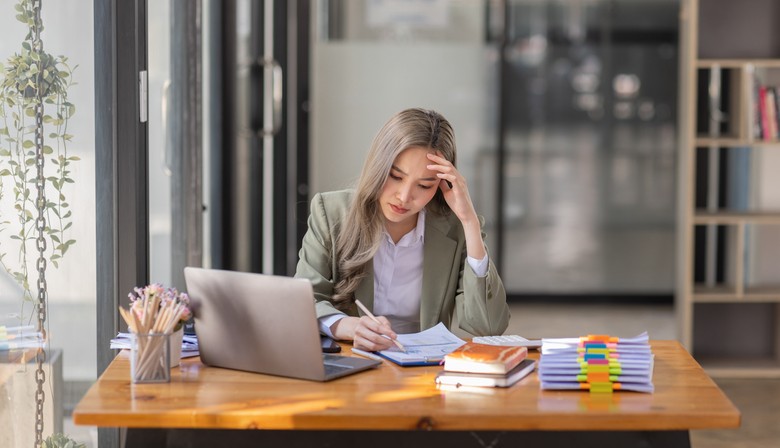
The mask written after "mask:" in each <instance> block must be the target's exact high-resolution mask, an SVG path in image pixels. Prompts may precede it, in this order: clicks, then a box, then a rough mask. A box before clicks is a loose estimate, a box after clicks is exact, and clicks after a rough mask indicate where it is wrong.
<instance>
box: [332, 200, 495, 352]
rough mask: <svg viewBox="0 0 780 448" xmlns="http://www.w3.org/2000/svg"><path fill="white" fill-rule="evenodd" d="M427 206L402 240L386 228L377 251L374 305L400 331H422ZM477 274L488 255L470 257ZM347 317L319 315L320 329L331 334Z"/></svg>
mask: <svg viewBox="0 0 780 448" xmlns="http://www.w3.org/2000/svg"><path fill="white" fill-rule="evenodd" d="M425 214H426V211H425V209H423V210H421V211H420V213H419V214H418V216H417V226H415V228H414V229H412V230H411V231H410V232H409V233H407V234H406V235H404V236H402V237H401V239H400V240H398V243H394V242H393V239H392V238H391V237H390V235H389V234H388V233H387V231H384V232H383V234H382V241H381V242H380V244H379V248H378V249H377V253H376V254H375V255H374V260H373V263H374V309H373V310H372V311H373V313H374V314H375V315H377V316H385V317H386V318H387V319H388V320H389V321H390V324H391V326H392V328H393V331H395V332H396V333H415V332H418V331H420V301H421V300H422V280H423V262H424V259H423V258H424V257H423V248H424V247H425V246H424V245H425ZM466 260H467V261H468V263H469V265H470V266H471V268H472V269H473V270H474V273H475V274H476V275H477V277H484V276H485V275H487V271H488V256H487V255H485V257H484V258H483V259H482V260H477V259H475V258H473V257H468V256H467V257H466ZM344 317H347V315H346V314H343V313H337V314H330V315H328V316H323V317H321V318H320V319H319V327H320V331H321V332H322V333H323V334H325V335H327V336H330V337H333V334H332V333H331V331H330V327H331V326H333V324H335V323H336V322H338V321H339V320H341V319H343V318H344Z"/></svg>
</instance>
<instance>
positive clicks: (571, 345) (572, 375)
mask: <svg viewBox="0 0 780 448" xmlns="http://www.w3.org/2000/svg"><path fill="white" fill-rule="evenodd" d="M539 383H540V385H541V388H542V389H578V390H579V389H584V390H590V391H591V392H612V391H613V390H631V391H636V392H647V393H651V392H653V390H654V388H653V353H652V351H651V350H650V343H649V338H648V336H647V332H644V333H642V334H640V335H639V336H636V337H633V338H618V337H611V336H605V335H589V336H584V337H580V338H564V339H542V356H541V358H540V360H539Z"/></svg>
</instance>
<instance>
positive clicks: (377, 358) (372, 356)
mask: <svg viewBox="0 0 780 448" xmlns="http://www.w3.org/2000/svg"><path fill="white" fill-rule="evenodd" d="M352 353H354V354H356V355H360V356H365V357H366V358H369V359H373V360H375V361H382V360H383V359H382V357H381V356H377V355H375V354H373V353H371V352H367V351H365V350H361V349H359V348H354V347H353V348H352Z"/></svg>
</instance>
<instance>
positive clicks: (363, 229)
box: [333, 108, 455, 310]
mask: <svg viewBox="0 0 780 448" xmlns="http://www.w3.org/2000/svg"><path fill="white" fill-rule="evenodd" d="M413 146H419V147H423V148H430V149H431V150H434V151H439V152H440V153H441V154H442V156H443V157H444V158H445V159H447V160H449V161H450V162H452V164H453V165H455V133H454V132H453V130H452V126H451V125H450V122H449V121H447V119H446V118H444V117H443V116H442V115H441V114H439V113H438V112H435V111H432V110H426V109H419V108H415V109H406V110H403V111H401V112H398V113H397V114H395V115H394V116H393V117H391V118H390V120H388V121H387V123H385V125H384V126H382V129H380V130H379V132H378V133H377V135H376V136H375V137H374V140H373V142H372V143H371V149H370V150H369V151H368V156H367V157H366V161H365V164H364V165H363V170H362V171H361V173H360V178H359V179H358V182H357V188H356V191H355V194H354V197H353V198H352V203H351V204H350V206H349V209H348V210H347V215H346V217H345V218H344V221H343V223H342V225H341V228H340V230H339V234H338V236H337V238H336V247H335V250H336V257H337V260H338V274H339V280H338V282H336V285H335V286H334V294H333V302H334V304H335V305H336V307H337V308H339V309H342V310H346V309H348V308H349V307H350V306H351V305H352V303H353V302H354V295H355V290H356V289H357V287H358V285H359V284H360V281H361V280H362V279H363V277H365V273H366V267H367V265H368V263H370V262H371V261H372V260H373V258H374V254H376V251H377V249H378V248H379V243H380V241H381V235H382V229H383V226H384V216H383V215H382V211H381V209H380V206H379V196H380V194H381V192H382V187H383V186H384V184H385V182H386V181H387V176H388V174H389V173H390V168H391V167H392V165H393V163H394V162H395V159H396V157H398V155H399V154H400V153H401V152H403V151H404V150H406V149H408V148H411V147H413ZM427 210H429V212H433V213H440V214H447V213H449V212H450V208H449V206H448V205H447V202H446V201H445V200H444V195H443V194H442V192H441V190H440V189H438V188H437V189H436V194H435V195H434V197H433V199H432V200H431V202H430V203H428V206H427Z"/></svg>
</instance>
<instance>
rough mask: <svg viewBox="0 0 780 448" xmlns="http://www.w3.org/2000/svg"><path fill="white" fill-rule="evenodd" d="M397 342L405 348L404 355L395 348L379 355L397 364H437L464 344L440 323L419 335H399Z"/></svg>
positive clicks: (383, 351)
mask: <svg viewBox="0 0 780 448" xmlns="http://www.w3.org/2000/svg"><path fill="white" fill-rule="evenodd" d="M398 342H400V343H401V344H403V345H404V347H405V348H406V352H405V353H404V352H402V351H401V350H400V349H398V348H397V347H395V346H393V347H391V348H389V349H387V350H382V351H380V352H379V353H380V354H381V355H382V356H385V357H387V358H389V359H391V360H393V361H395V362H397V363H399V364H406V363H431V362H438V361H441V360H442V359H444V355H446V354H447V353H450V352H452V351H453V350H455V349H456V348H458V347H460V346H461V345H463V344H465V343H466V341H464V340H463V339H460V338H459V337H457V336H455V335H454V334H452V332H450V330H448V329H447V327H445V326H444V324H443V323H441V322H439V324H437V325H436V326H435V327H432V328H429V329H427V330H425V331H421V332H419V333H410V334H399V335H398Z"/></svg>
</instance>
